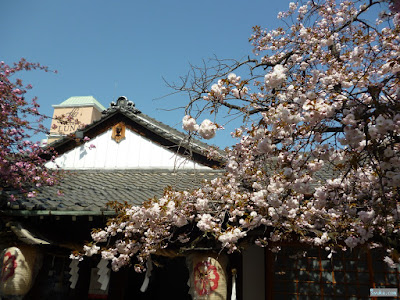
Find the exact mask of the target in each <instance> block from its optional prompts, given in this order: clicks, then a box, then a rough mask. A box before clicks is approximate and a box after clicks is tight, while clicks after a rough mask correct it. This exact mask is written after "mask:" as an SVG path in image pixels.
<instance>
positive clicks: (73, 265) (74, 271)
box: [69, 259, 79, 289]
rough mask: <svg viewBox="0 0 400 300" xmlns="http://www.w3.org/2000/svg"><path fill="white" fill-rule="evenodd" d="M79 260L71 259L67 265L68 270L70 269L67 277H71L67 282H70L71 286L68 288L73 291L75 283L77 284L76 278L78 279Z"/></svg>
mask: <svg viewBox="0 0 400 300" xmlns="http://www.w3.org/2000/svg"><path fill="white" fill-rule="evenodd" d="M78 264H79V260H77V259H73V260H71V263H70V264H69V268H70V269H71V270H70V271H69V275H71V277H70V278H69V281H70V282H71V285H70V286H69V287H70V288H71V289H74V288H75V286H76V283H77V282H78V278H79V274H78V271H79V266H78Z"/></svg>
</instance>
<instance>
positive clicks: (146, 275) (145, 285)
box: [140, 257, 153, 293]
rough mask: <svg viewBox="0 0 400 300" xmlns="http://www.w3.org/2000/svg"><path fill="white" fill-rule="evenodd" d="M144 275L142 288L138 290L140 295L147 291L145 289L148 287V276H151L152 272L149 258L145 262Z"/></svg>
mask: <svg viewBox="0 0 400 300" xmlns="http://www.w3.org/2000/svg"><path fill="white" fill-rule="evenodd" d="M146 268H147V270H146V274H145V275H144V276H145V277H144V280H143V284H142V287H141V288H140V291H141V292H142V293H144V292H145V291H146V290H147V287H148V285H149V281H150V276H151V271H152V270H153V263H152V261H151V257H149V259H148V260H147V262H146Z"/></svg>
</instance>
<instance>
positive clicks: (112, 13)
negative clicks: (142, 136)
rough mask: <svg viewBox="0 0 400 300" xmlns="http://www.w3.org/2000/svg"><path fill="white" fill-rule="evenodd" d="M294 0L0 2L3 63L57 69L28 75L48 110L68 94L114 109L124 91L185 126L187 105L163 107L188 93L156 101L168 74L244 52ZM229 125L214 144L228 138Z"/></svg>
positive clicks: (34, 93) (180, 100) (171, 76)
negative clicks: (25, 62) (26, 62)
mask: <svg viewBox="0 0 400 300" xmlns="http://www.w3.org/2000/svg"><path fill="white" fill-rule="evenodd" d="M289 2H290V1H286V0H285V1H267V0H264V1H261V0H250V1H236V0H232V1H208V0H206V1H177V0H171V1H151V0H149V1H127V0H124V1H102V0H96V1H94V0H93V1H86V0H80V1H77V0H69V1H55V0H51V1H50V0H45V1H42V0H36V1H18V0H16V1H2V3H1V4H0V11H1V18H0V26H1V28H3V30H2V42H1V43H0V60H4V61H5V62H7V63H9V64H10V63H12V62H14V61H18V60H19V59H20V58H21V57H24V58H26V59H28V60H29V61H32V62H40V63H41V64H44V65H47V66H49V67H50V68H51V69H53V70H57V71H58V74H53V73H44V72H38V71H35V72H30V73H26V74H25V75H24V76H23V77H22V78H23V79H24V81H25V82H26V83H32V84H33V86H34V89H33V90H32V92H31V93H30V96H38V98H39V104H40V105H41V112H42V113H44V114H47V115H52V112H53V109H52V107H51V105H52V104H59V103H61V102H62V101H64V100H65V99H67V98H69V97H70V96H86V95H93V96H94V97H95V98H96V99H97V100H99V101H100V102H101V103H102V104H103V105H104V106H106V107H108V105H109V103H110V102H111V101H112V100H115V99H116V98H117V97H118V96H121V95H124V96H127V97H128V98H129V99H130V100H132V101H134V102H135V103H136V106H137V107H138V108H139V109H140V110H141V111H142V112H144V113H146V114H148V115H150V116H151V117H154V118H156V119H158V120H159V121H161V122H164V123H166V124H168V125H170V126H173V127H175V128H177V129H181V124H180V122H181V120H182V117H183V111H182V110H173V111H166V110H169V109H172V108H176V107H180V106H184V105H185V104H186V103H187V101H188V96H187V95H185V94H180V95H174V96H169V97H166V98H163V99H161V100H155V99H158V98H160V97H162V96H164V95H167V94H169V93H171V92H172V90H170V89H169V88H167V87H166V85H165V83H164V81H163V78H165V79H166V80H168V81H171V82H172V81H179V77H180V76H183V75H185V74H186V73H187V71H188V70H189V63H191V64H195V65H196V64H200V63H201V61H202V59H208V58H210V57H212V56H214V55H216V56H218V57H220V58H235V59H241V58H243V57H246V56H247V55H248V54H250V53H251V49H252V48H251V45H250V43H249V42H248V38H249V37H250V35H251V33H252V30H251V28H252V26H254V25H260V26H262V27H267V28H269V29H273V28H276V27H277V26H279V25H281V23H280V22H279V21H278V20H277V19H276V15H277V13H278V12H279V11H281V10H286V9H287V8H288V4H289ZM200 121H201V120H200ZM221 122H222V121H221ZM222 123H223V122H222ZM46 125H49V124H48V123H47V124H46ZM231 129H232V128H231V127H229V126H228V127H227V130H226V131H227V132H224V133H222V132H219V133H218V135H217V137H215V138H214V139H212V140H210V141H209V142H210V143H212V144H215V145H218V146H221V147H225V146H228V145H231V144H232V143H234V140H232V139H231V138H230V135H229V131H231Z"/></svg>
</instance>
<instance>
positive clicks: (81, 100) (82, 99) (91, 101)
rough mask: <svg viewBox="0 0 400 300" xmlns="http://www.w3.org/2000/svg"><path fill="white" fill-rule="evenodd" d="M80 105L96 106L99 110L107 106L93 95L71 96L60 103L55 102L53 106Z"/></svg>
mask: <svg viewBox="0 0 400 300" xmlns="http://www.w3.org/2000/svg"><path fill="white" fill-rule="evenodd" d="M79 106H94V107H96V108H97V109H98V110H99V111H103V110H105V109H106V108H105V107H104V106H103V105H102V104H101V103H100V102H99V101H97V100H96V99H95V98H94V97H93V96H74V97H69V98H68V99H67V100H65V101H64V102H61V103H60V104H55V105H53V107H79Z"/></svg>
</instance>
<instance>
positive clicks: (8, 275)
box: [0, 247, 37, 296]
mask: <svg viewBox="0 0 400 300" xmlns="http://www.w3.org/2000/svg"><path fill="white" fill-rule="evenodd" d="M3 253H4V254H3V257H2V258H1V259H2V268H1V277H0V290H1V292H2V294H4V295H15V296H17V295H25V294H26V293H28V291H29V289H30V288H31V286H32V283H33V271H34V264H35V259H36V256H37V255H36V254H37V253H36V250H35V248H32V247H20V248H17V247H11V248H8V249H6V250H5V251H4V252H3Z"/></svg>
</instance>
